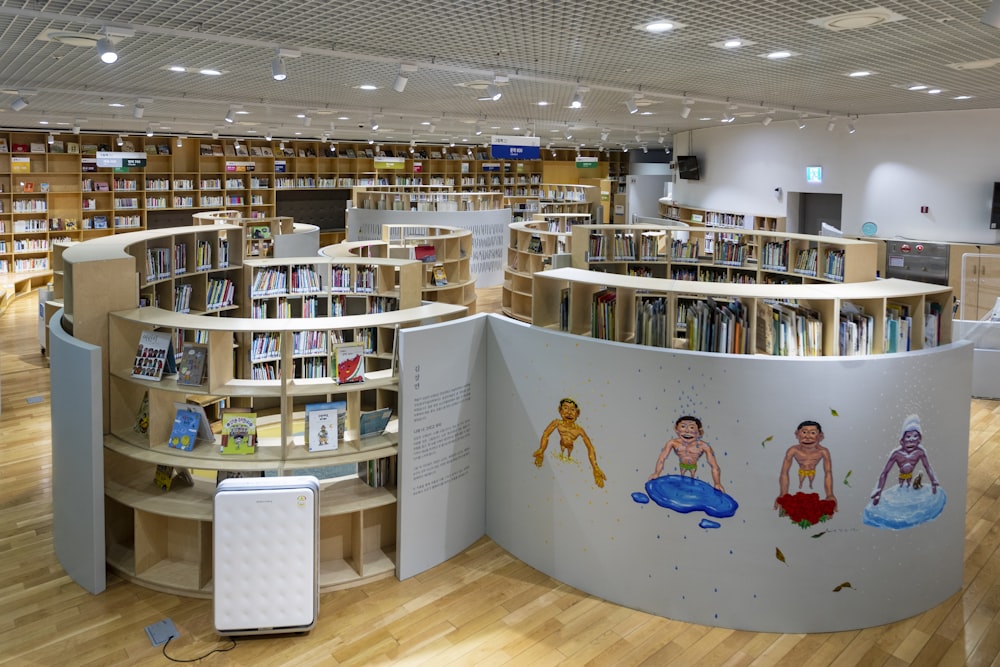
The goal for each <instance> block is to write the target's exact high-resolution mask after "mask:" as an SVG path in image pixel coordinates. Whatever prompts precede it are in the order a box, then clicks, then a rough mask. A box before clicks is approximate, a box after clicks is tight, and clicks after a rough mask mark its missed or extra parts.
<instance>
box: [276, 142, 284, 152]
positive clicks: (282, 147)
mask: <svg viewBox="0 0 1000 667" xmlns="http://www.w3.org/2000/svg"><path fill="white" fill-rule="evenodd" d="M278 150H279V151H283V150H285V142H284V141H279V142H278Z"/></svg>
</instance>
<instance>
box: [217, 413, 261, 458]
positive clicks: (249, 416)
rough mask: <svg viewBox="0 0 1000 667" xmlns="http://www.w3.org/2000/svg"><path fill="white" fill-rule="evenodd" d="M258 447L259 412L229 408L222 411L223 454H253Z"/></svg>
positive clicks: (221, 450)
mask: <svg viewBox="0 0 1000 667" xmlns="http://www.w3.org/2000/svg"><path fill="white" fill-rule="evenodd" d="M256 447H257V413H255V412H250V411H247V410H242V409H240V408H229V409H226V410H224V411H223V413H222V446H221V448H220V449H219V451H220V452H221V453H222V454H253V453H254V452H255V451H256Z"/></svg>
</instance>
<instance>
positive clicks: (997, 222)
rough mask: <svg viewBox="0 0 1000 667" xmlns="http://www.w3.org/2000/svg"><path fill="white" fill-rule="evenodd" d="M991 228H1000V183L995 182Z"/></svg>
mask: <svg viewBox="0 0 1000 667" xmlns="http://www.w3.org/2000/svg"><path fill="white" fill-rule="evenodd" d="M990 229H1000V183H994V184H993V209H992V210H991V211H990Z"/></svg>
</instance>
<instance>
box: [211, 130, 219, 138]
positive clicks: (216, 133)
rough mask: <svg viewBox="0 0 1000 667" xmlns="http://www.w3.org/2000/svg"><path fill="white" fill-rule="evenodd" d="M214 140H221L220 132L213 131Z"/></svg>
mask: <svg viewBox="0 0 1000 667" xmlns="http://www.w3.org/2000/svg"><path fill="white" fill-rule="evenodd" d="M212 138H213V139H218V138H219V131H218V130H213V131H212Z"/></svg>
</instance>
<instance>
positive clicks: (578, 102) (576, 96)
mask: <svg viewBox="0 0 1000 667" xmlns="http://www.w3.org/2000/svg"><path fill="white" fill-rule="evenodd" d="M582 106H583V97H581V96H580V88H579V87H577V89H576V91H574V93H573V100H572V101H571V102H570V103H569V108H570V109H579V108H581V107H582Z"/></svg>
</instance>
